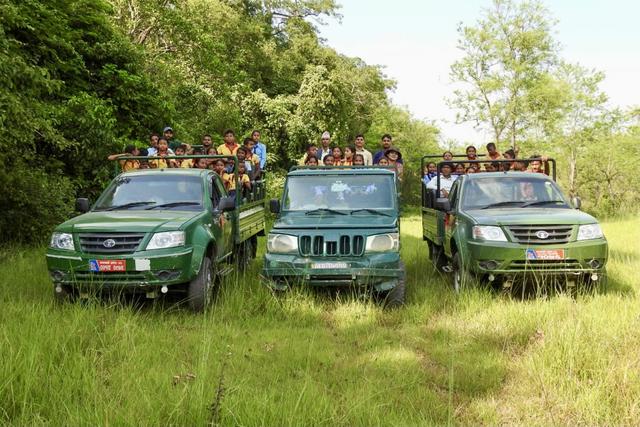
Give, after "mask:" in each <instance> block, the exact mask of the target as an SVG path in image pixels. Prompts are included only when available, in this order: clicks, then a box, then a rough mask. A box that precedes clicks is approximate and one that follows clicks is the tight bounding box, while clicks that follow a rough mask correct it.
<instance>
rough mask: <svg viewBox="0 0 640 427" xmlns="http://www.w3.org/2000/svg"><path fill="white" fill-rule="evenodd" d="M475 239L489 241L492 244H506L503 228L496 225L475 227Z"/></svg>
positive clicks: (473, 231) (473, 230)
mask: <svg viewBox="0 0 640 427" xmlns="http://www.w3.org/2000/svg"><path fill="white" fill-rule="evenodd" d="M472 234H473V238H474V239H476V240H488V241H492V242H506V241H507V236H505V234H504V231H502V228H500V227H496V226H494V225H474V226H473V229H472Z"/></svg>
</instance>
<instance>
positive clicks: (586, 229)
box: [577, 224, 604, 240]
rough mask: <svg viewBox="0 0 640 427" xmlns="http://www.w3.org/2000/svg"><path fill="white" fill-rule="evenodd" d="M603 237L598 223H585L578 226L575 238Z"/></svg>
mask: <svg viewBox="0 0 640 427" xmlns="http://www.w3.org/2000/svg"><path fill="white" fill-rule="evenodd" d="M603 237H604V233H603V232H602V229H601V228H600V224H586V225H581V226H580V227H578V239H577V240H591V239H601V238H603Z"/></svg>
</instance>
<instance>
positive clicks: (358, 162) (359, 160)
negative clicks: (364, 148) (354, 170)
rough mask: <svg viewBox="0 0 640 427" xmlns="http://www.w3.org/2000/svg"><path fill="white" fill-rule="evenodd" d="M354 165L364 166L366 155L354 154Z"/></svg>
mask: <svg viewBox="0 0 640 427" xmlns="http://www.w3.org/2000/svg"><path fill="white" fill-rule="evenodd" d="M353 166H364V156H363V155H362V154H354V155H353Z"/></svg>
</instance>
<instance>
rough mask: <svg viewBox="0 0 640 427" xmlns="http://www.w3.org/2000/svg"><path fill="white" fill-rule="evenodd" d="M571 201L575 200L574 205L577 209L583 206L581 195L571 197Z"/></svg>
mask: <svg viewBox="0 0 640 427" xmlns="http://www.w3.org/2000/svg"><path fill="white" fill-rule="evenodd" d="M571 201H572V202H573V207H574V208H576V209H580V207H581V206H582V200H580V197H577V196H576V197H574V198H573V199H571Z"/></svg>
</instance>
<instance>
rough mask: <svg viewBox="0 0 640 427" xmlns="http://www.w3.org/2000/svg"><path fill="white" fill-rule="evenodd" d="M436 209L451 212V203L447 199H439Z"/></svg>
mask: <svg viewBox="0 0 640 427" xmlns="http://www.w3.org/2000/svg"><path fill="white" fill-rule="evenodd" d="M436 209H437V210H439V211H444V212H449V211H450V210H451V202H450V201H449V199H447V198H446V197H439V198H437V199H436Z"/></svg>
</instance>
